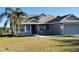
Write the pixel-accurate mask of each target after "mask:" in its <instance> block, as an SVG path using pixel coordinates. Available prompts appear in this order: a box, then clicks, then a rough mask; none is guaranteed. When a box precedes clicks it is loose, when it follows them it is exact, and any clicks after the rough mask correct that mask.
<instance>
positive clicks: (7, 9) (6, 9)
mask: <svg viewBox="0 0 79 59" xmlns="http://www.w3.org/2000/svg"><path fill="white" fill-rule="evenodd" d="M5 11H6V12H7V13H12V12H14V10H13V9H12V8H10V7H7V8H5Z"/></svg>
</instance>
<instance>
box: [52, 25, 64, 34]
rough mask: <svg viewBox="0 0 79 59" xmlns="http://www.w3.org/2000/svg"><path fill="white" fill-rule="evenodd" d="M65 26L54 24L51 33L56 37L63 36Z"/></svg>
mask: <svg viewBox="0 0 79 59" xmlns="http://www.w3.org/2000/svg"><path fill="white" fill-rule="evenodd" d="M61 26H63V24H52V25H51V33H52V34H55V35H59V34H63V33H62V32H63V29H62V28H61Z"/></svg>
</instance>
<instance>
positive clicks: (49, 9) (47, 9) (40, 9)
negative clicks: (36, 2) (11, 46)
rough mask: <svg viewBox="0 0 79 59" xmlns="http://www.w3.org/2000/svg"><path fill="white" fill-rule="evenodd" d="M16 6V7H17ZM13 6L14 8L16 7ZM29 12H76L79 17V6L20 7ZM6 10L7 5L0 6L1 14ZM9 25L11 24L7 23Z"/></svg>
mask: <svg viewBox="0 0 79 59" xmlns="http://www.w3.org/2000/svg"><path fill="white" fill-rule="evenodd" d="M15 8H16V7H15ZM15 8H13V9H15ZM20 8H21V9H22V10H23V11H24V12H26V13H27V14H41V13H44V14H49V15H54V16H57V15H60V16H62V15H67V14H74V15H76V16H78V17H79V7H20ZM4 11H5V7H0V14H1V13H3V12H4ZM6 19H7V18H6V17H4V18H3V21H2V22H0V27H3V25H4V23H5V21H6ZM7 27H9V24H8V25H7Z"/></svg>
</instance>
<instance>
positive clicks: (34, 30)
mask: <svg viewBox="0 0 79 59" xmlns="http://www.w3.org/2000/svg"><path fill="white" fill-rule="evenodd" d="M32 34H37V26H36V25H32Z"/></svg>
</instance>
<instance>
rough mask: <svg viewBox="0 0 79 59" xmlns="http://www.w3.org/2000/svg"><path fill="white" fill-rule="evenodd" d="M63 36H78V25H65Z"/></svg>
mask: <svg viewBox="0 0 79 59" xmlns="http://www.w3.org/2000/svg"><path fill="white" fill-rule="evenodd" d="M64 34H79V25H78V24H65V25H64Z"/></svg>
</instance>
